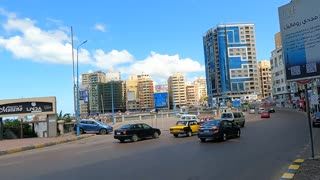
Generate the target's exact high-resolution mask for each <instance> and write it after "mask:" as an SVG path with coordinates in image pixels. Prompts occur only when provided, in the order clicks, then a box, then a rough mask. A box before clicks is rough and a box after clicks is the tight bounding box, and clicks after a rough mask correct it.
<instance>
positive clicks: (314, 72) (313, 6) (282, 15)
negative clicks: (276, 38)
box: [279, 0, 320, 81]
mask: <svg viewBox="0 0 320 180" xmlns="http://www.w3.org/2000/svg"><path fill="white" fill-rule="evenodd" d="M319 7H320V1H319V0H308V1H307V2H306V1H302V0H295V1H292V2H290V3H289V4H287V5H284V6H282V7H280V8H279V19H280V28H281V37H282V46H283V55H284V57H283V58H284V63H285V68H286V76H287V80H291V81H293V80H301V79H309V78H315V77H319V76H320V53H319V49H320V8H319Z"/></svg>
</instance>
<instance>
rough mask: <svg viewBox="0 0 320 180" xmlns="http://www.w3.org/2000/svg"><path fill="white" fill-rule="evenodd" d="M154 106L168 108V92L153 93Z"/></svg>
mask: <svg viewBox="0 0 320 180" xmlns="http://www.w3.org/2000/svg"><path fill="white" fill-rule="evenodd" d="M153 97H154V106H155V108H168V93H167V92H163V93H154V94H153Z"/></svg>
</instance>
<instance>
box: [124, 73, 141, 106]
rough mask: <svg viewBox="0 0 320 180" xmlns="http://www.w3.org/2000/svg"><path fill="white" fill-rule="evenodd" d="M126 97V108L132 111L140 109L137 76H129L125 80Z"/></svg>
mask: <svg viewBox="0 0 320 180" xmlns="http://www.w3.org/2000/svg"><path fill="white" fill-rule="evenodd" d="M126 97H127V98H126V106H127V110H129V111H134V110H138V109H140V105H139V95H138V76H129V78H128V80H126Z"/></svg>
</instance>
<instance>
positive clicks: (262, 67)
mask: <svg viewBox="0 0 320 180" xmlns="http://www.w3.org/2000/svg"><path fill="white" fill-rule="evenodd" d="M258 70H259V74H260V77H259V78H260V86H261V94H262V98H263V99H265V98H268V97H270V98H271V97H272V80H271V67H270V61H268V60H263V61H260V62H259V63H258Z"/></svg>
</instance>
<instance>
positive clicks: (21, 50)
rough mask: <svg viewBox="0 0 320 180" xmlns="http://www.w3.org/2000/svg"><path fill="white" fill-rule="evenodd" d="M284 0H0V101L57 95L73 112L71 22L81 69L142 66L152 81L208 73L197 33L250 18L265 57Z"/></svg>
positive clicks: (129, 70)
mask: <svg viewBox="0 0 320 180" xmlns="http://www.w3.org/2000/svg"><path fill="white" fill-rule="evenodd" d="M289 2H290V0H269V1H257V0H242V1H239V0H228V1H227V0H226V1H215V0H161V1H150V0H135V1H132V0H90V1H65V0H55V1H49V0H28V1H21V0H1V1H0V76H1V81H0V100H3V99H17V98H31V97H46V96H56V98H57V110H58V111H60V110H62V111H63V113H71V114H73V67H72V45H71V44H72V40H71V39H72V38H71V37H72V36H71V34H72V33H71V27H72V29H73V44H74V59H75V60H76V59H77V58H76V55H77V51H76V50H77V49H78V50H79V51H78V62H79V63H78V67H79V68H78V70H79V71H78V73H79V75H81V74H82V73H87V72H89V71H98V70H102V71H104V72H108V71H112V70H113V71H120V72H121V78H122V80H126V79H127V78H128V76H129V75H137V74H142V73H144V74H149V75H150V76H151V78H152V79H153V80H154V81H155V84H163V83H166V81H167V79H168V77H169V76H170V75H172V74H173V73H177V72H179V73H183V74H185V78H186V80H187V81H193V80H195V79H196V78H197V77H205V67H204V50H203V42H202V36H203V35H204V34H205V33H206V32H207V31H208V30H209V29H211V28H215V27H216V26H217V25H218V24H230V23H253V24H255V34H256V49H257V58H258V61H260V60H269V59H270V57H271V51H272V50H274V48H275V47H274V35H275V34H276V33H277V32H279V31H280V28H279V18H278V7H280V6H282V5H285V4H287V3H289ZM84 41H87V42H86V43H85V44H82V43H83V42H84ZM75 69H77V68H76V67H75ZM76 72H77V71H76ZM76 74H77V73H76ZM80 80H81V79H80Z"/></svg>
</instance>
